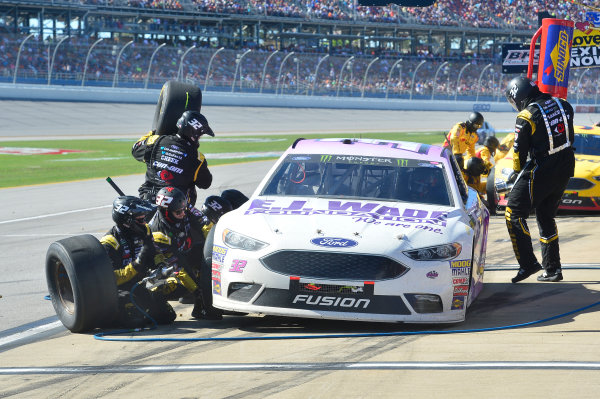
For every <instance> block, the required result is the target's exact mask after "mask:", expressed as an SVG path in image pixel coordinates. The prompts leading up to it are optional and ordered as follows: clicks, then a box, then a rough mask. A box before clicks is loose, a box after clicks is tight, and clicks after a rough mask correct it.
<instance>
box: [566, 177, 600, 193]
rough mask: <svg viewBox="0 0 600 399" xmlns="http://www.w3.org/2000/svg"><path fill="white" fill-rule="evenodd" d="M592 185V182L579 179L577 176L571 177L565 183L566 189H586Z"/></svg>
mask: <svg viewBox="0 0 600 399" xmlns="http://www.w3.org/2000/svg"><path fill="white" fill-rule="evenodd" d="M592 187H594V183H592V182H591V181H589V180H587V179H581V178H577V177H571V179H570V180H569V183H568V184H567V190H587V189H588V188H592Z"/></svg>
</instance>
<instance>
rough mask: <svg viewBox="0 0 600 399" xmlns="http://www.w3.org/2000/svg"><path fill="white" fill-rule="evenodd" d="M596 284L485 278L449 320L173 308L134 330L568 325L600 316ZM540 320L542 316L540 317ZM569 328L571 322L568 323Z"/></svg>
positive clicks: (355, 330)
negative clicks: (197, 312)
mask: <svg viewBox="0 0 600 399" xmlns="http://www.w3.org/2000/svg"><path fill="white" fill-rule="evenodd" d="M598 284H600V282H598V281H577V282H573V281H569V282H563V283H537V282H532V283H525V284H523V283H520V284H511V283H486V285H485V287H484V290H483V292H482V293H481V294H480V296H479V297H478V298H477V299H476V301H475V302H474V303H473V304H472V305H471V307H470V308H469V309H468V311H467V318H466V320H465V321H464V322H462V323H454V324H441V323H438V324H414V323H380V322H358V321H339V320H324V319H307V318H296V317H283V316H259V315H247V316H242V315H225V316H223V320H196V319H193V318H191V317H189V316H187V312H185V311H184V312H181V311H178V318H177V319H176V320H175V322H174V323H173V324H171V325H164V326H158V328H156V329H152V330H145V331H141V332H138V333H136V336H145V335H157V334H160V335H161V336H177V337H186V336H195V337H198V336H199V334H200V336H204V337H206V336H211V337H218V336H222V335H223V334H227V335H228V336H229V334H228V333H230V332H234V331H238V332H241V333H246V334H242V336H243V335H250V336H268V335H273V336H282V335H288V336H293V335H308V334H350V335H351V334H377V333H383V334H386V333H387V334H390V335H393V333H394V332H398V333H402V332H406V333H415V334H419V333H423V334H427V333H428V332H431V333H437V332H445V333H450V332H452V331H457V332H467V331H468V332H471V331H472V332H476V331H478V330H483V331H491V330H495V329H497V330H504V329H513V328H531V327H536V326H565V329H567V328H566V325H568V324H571V323H573V322H576V320H575V318H576V317H577V316H578V315H581V314H584V313H595V312H597V313H598V319H599V322H600V291H595V290H593V289H589V288H588V287H589V286H590V285H598ZM599 288H600V287H599ZM574 311H576V312H574ZM557 316H558V317H557ZM547 319H550V320H547ZM542 320H545V321H543V322H540V321H542ZM596 324H598V323H596ZM588 325H589V323H588ZM568 330H576V328H574V327H573V326H570V327H568ZM598 330H599V331H600V329H598Z"/></svg>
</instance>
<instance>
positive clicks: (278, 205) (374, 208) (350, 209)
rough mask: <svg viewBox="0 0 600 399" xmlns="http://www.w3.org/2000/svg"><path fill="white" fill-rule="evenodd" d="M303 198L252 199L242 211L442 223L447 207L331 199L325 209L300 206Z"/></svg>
mask: <svg viewBox="0 0 600 399" xmlns="http://www.w3.org/2000/svg"><path fill="white" fill-rule="evenodd" d="M306 202H307V201H299V200H290V201H289V202H285V203H284V202H283V201H279V202H276V200H260V199H255V200H253V201H252V203H251V204H250V207H249V208H248V210H247V211H246V212H245V214H246V215H254V214H267V215H303V216H308V215H336V216H348V217H353V218H369V219H377V220H378V221H393V222H402V223H408V224H432V225H436V226H443V227H445V226H446V218H447V216H448V212H447V211H426V210H424V209H413V208H397V207H392V206H385V205H382V204H381V203H379V202H360V201H334V200H331V201H329V202H328V206H327V209H314V208H306V209H305V208H304V205H306Z"/></svg>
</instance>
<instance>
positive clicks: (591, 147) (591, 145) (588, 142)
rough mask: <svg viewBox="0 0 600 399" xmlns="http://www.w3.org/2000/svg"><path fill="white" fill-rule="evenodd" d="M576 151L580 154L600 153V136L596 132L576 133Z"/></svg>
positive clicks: (574, 145)
mask: <svg viewBox="0 0 600 399" xmlns="http://www.w3.org/2000/svg"><path fill="white" fill-rule="evenodd" d="M573 147H575V153H577V154H580V155H600V136H598V135H595V134H575V142H574V143H573Z"/></svg>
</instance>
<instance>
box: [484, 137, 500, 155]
mask: <svg viewBox="0 0 600 399" xmlns="http://www.w3.org/2000/svg"><path fill="white" fill-rule="evenodd" d="M483 145H484V146H486V147H487V148H489V150H490V152H491V153H492V154H493V153H495V152H496V150H497V149H498V146H499V145H500V141H498V139H497V138H496V136H487V137H486V138H485V140H484V141H483Z"/></svg>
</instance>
